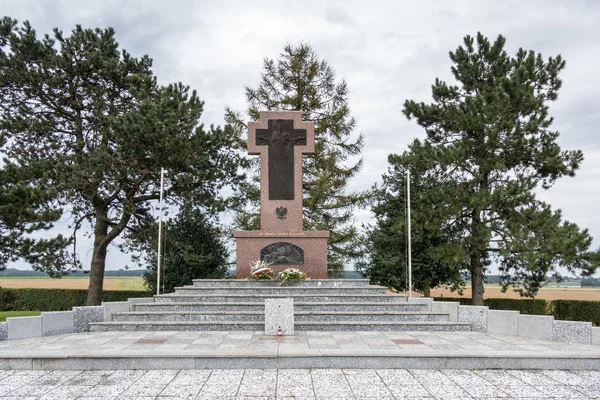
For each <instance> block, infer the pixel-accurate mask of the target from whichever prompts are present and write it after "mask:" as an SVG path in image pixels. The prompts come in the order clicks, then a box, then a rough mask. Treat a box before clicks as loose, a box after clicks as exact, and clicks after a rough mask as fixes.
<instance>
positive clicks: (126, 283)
mask: <svg viewBox="0 0 600 400" xmlns="http://www.w3.org/2000/svg"><path fill="white" fill-rule="evenodd" d="M88 281H89V279H88V278H87V277H64V278H61V279H51V278H48V277H8V278H0V287H5V288H49V289H87V288H88ZM104 289H105V290H140V291H143V290H145V288H144V280H143V279H142V278H141V277H131V276H126V277H120V276H109V277H106V278H104ZM415 296H420V294H416V293H415ZM431 296H433V297H442V296H443V297H460V296H459V295H458V293H457V292H454V293H453V292H450V290H448V289H444V288H438V289H433V290H431ZM463 297H471V288H470V287H467V288H466V289H465V291H464V295H463ZM484 297H485V298H511V299H519V298H521V297H520V296H519V294H518V293H516V292H514V291H512V290H511V289H509V290H508V291H507V292H506V293H502V291H501V290H500V286H498V285H485V294H484ZM536 298H537V299H544V300H590V301H600V288H592V287H583V288H542V289H541V290H540V292H539V294H538V295H537V296H536Z"/></svg>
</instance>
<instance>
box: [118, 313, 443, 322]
mask: <svg viewBox="0 0 600 400" xmlns="http://www.w3.org/2000/svg"><path fill="white" fill-rule="evenodd" d="M113 319H114V320H115V321H264V311H263V312H260V311H258V312H257V311H213V312H210V311H203V312H198V311H167V312H165V311H134V312H124V313H116V314H113ZM294 319H295V321H296V322H298V323H300V322H305V321H340V322H342V321H448V314H444V313H434V312H407V311H395V312H394V311H392V312H390V311H371V312H364V311H346V312H340V311H318V312H315V311H296V312H295V313H294Z"/></svg>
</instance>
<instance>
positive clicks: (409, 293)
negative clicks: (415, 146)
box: [406, 171, 412, 297]
mask: <svg viewBox="0 0 600 400" xmlns="http://www.w3.org/2000/svg"><path fill="white" fill-rule="evenodd" d="M406 207H407V213H406V227H407V231H408V233H407V234H408V297H412V255H411V240H410V171H406Z"/></svg>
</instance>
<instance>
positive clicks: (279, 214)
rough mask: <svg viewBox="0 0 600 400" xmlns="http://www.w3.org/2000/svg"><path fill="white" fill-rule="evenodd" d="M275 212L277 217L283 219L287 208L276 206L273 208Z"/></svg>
mask: <svg viewBox="0 0 600 400" xmlns="http://www.w3.org/2000/svg"><path fill="white" fill-rule="evenodd" d="M275 214H277V218H279V219H285V217H286V216H287V208H286V207H283V206H281V207H277V208H276V209H275Z"/></svg>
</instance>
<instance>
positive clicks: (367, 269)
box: [356, 156, 464, 297]
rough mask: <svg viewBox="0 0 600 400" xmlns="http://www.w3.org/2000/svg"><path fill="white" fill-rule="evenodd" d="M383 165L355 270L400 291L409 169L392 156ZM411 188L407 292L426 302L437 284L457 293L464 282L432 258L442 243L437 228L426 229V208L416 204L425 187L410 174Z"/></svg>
mask: <svg viewBox="0 0 600 400" xmlns="http://www.w3.org/2000/svg"><path fill="white" fill-rule="evenodd" d="M389 162H390V167H389V169H388V173H387V174H384V175H383V185H382V186H381V187H379V188H378V187H375V188H374V190H373V199H374V201H373V206H372V209H371V211H372V212H373V214H374V215H375V226H372V227H368V228H367V229H366V243H365V245H364V246H365V247H364V253H365V254H367V255H368V256H367V257H368V258H366V259H365V260H364V261H363V262H359V263H357V264H356V267H357V268H358V269H360V270H361V271H362V272H363V274H364V276H366V277H368V278H369V279H370V280H371V283H374V284H379V285H383V286H387V287H391V288H394V289H396V290H406V289H407V288H408V277H407V265H408V262H407V253H408V249H407V243H408V238H407V218H408V217H407V215H408V214H407V190H406V174H405V173H406V171H407V170H409V166H408V165H402V164H401V163H399V162H398V160H397V157H394V156H390V157H389ZM411 187H412V190H411V201H412V202H411V223H412V224H411V232H412V233H411V244H412V287H413V289H414V290H416V291H418V292H421V293H424V294H425V296H426V297H429V290H430V288H435V287H437V286H440V285H448V286H450V287H451V288H452V289H453V290H458V291H459V293H462V287H463V286H464V282H463V280H462V277H461V275H460V268H459V267H457V266H455V265H452V264H446V263H445V262H444V261H442V260H439V259H437V258H436V257H435V253H434V252H435V251H436V249H437V248H439V247H442V246H444V245H446V244H448V239H447V238H446V237H445V236H444V235H442V234H441V232H440V230H439V229H438V228H437V227H435V226H431V225H429V224H428V220H429V214H430V209H429V204H428V203H427V202H423V200H422V197H423V193H424V192H426V190H427V188H426V186H425V183H423V182H421V179H420V176H419V171H416V170H415V169H413V175H412V184H411ZM463 267H464V266H463Z"/></svg>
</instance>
